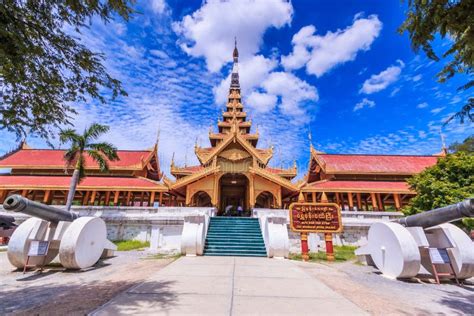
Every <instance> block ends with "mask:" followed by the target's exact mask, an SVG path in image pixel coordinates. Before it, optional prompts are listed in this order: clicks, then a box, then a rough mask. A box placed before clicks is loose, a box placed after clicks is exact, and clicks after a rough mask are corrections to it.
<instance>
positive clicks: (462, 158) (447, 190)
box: [404, 152, 474, 215]
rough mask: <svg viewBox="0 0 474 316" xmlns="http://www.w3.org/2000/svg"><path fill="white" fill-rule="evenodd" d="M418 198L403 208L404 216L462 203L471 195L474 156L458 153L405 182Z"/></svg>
mask: <svg viewBox="0 0 474 316" xmlns="http://www.w3.org/2000/svg"><path fill="white" fill-rule="evenodd" d="M408 183H409V184H410V186H411V188H412V189H413V190H415V191H416V193H417V195H416V196H415V197H414V198H412V199H411V201H410V204H409V205H408V206H407V207H406V208H405V209H404V213H406V214H407V215H411V214H416V213H419V212H423V211H428V210H431V209H434V208H438V207H443V206H446V205H450V204H454V203H458V202H461V201H462V200H464V199H466V198H468V197H473V196H474V155H470V154H466V153H464V152H459V153H456V154H449V155H447V156H446V157H445V158H440V159H439V160H438V163H437V164H436V165H434V166H432V167H430V168H427V169H425V170H424V171H423V172H421V173H419V174H417V175H415V176H413V177H412V178H410V179H409V180H408Z"/></svg>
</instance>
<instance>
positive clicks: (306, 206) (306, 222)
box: [290, 202, 342, 233]
mask: <svg viewBox="0 0 474 316" xmlns="http://www.w3.org/2000/svg"><path fill="white" fill-rule="evenodd" d="M290 228H291V230H292V231H294V232H305V233H340V232H342V220H341V209H340V207H339V205H337V204H335V203H301V202H297V203H292V204H291V205H290Z"/></svg>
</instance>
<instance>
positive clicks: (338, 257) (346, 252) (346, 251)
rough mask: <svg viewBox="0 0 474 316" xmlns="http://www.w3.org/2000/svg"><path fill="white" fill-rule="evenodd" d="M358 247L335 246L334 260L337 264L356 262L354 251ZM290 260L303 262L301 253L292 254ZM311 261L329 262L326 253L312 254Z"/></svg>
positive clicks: (310, 254)
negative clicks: (349, 261)
mask: <svg viewBox="0 0 474 316" xmlns="http://www.w3.org/2000/svg"><path fill="white" fill-rule="evenodd" d="M356 249H357V247H354V246H334V259H335V261H336V262H343V261H348V260H354V259H355V258H356V255H355V254H354V250H356ZM289 259H291V260H298V261H302V260H303V259H302V258H301V254H299V253H290V255H289ZM309 261H311V262H318V261H327V258H326V252H324V251H323V252H310V253H309Z"/></svg>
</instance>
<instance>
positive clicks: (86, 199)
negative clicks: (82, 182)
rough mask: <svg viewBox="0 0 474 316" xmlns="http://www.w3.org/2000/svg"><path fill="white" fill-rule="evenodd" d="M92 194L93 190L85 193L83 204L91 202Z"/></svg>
mask: <svg viewBox="0 0 474 316" xmlns="http://www.w3.org/2000/svg"><path fill="white" fill-rule="evenodd" d="M90 194H91V191H86V194H84V198H83V199H82V205H87V204H89V196H90Z"/></svg>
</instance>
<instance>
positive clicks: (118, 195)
mask: <svg viewBox="0 0 474 316" xmlns="http://www.w3.org/2000/svg"><path fill="white" fill-rule="evenodd" d="M119 197H120V191H115V194H114V206H117V205H118V201H119Z"/></svg>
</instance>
